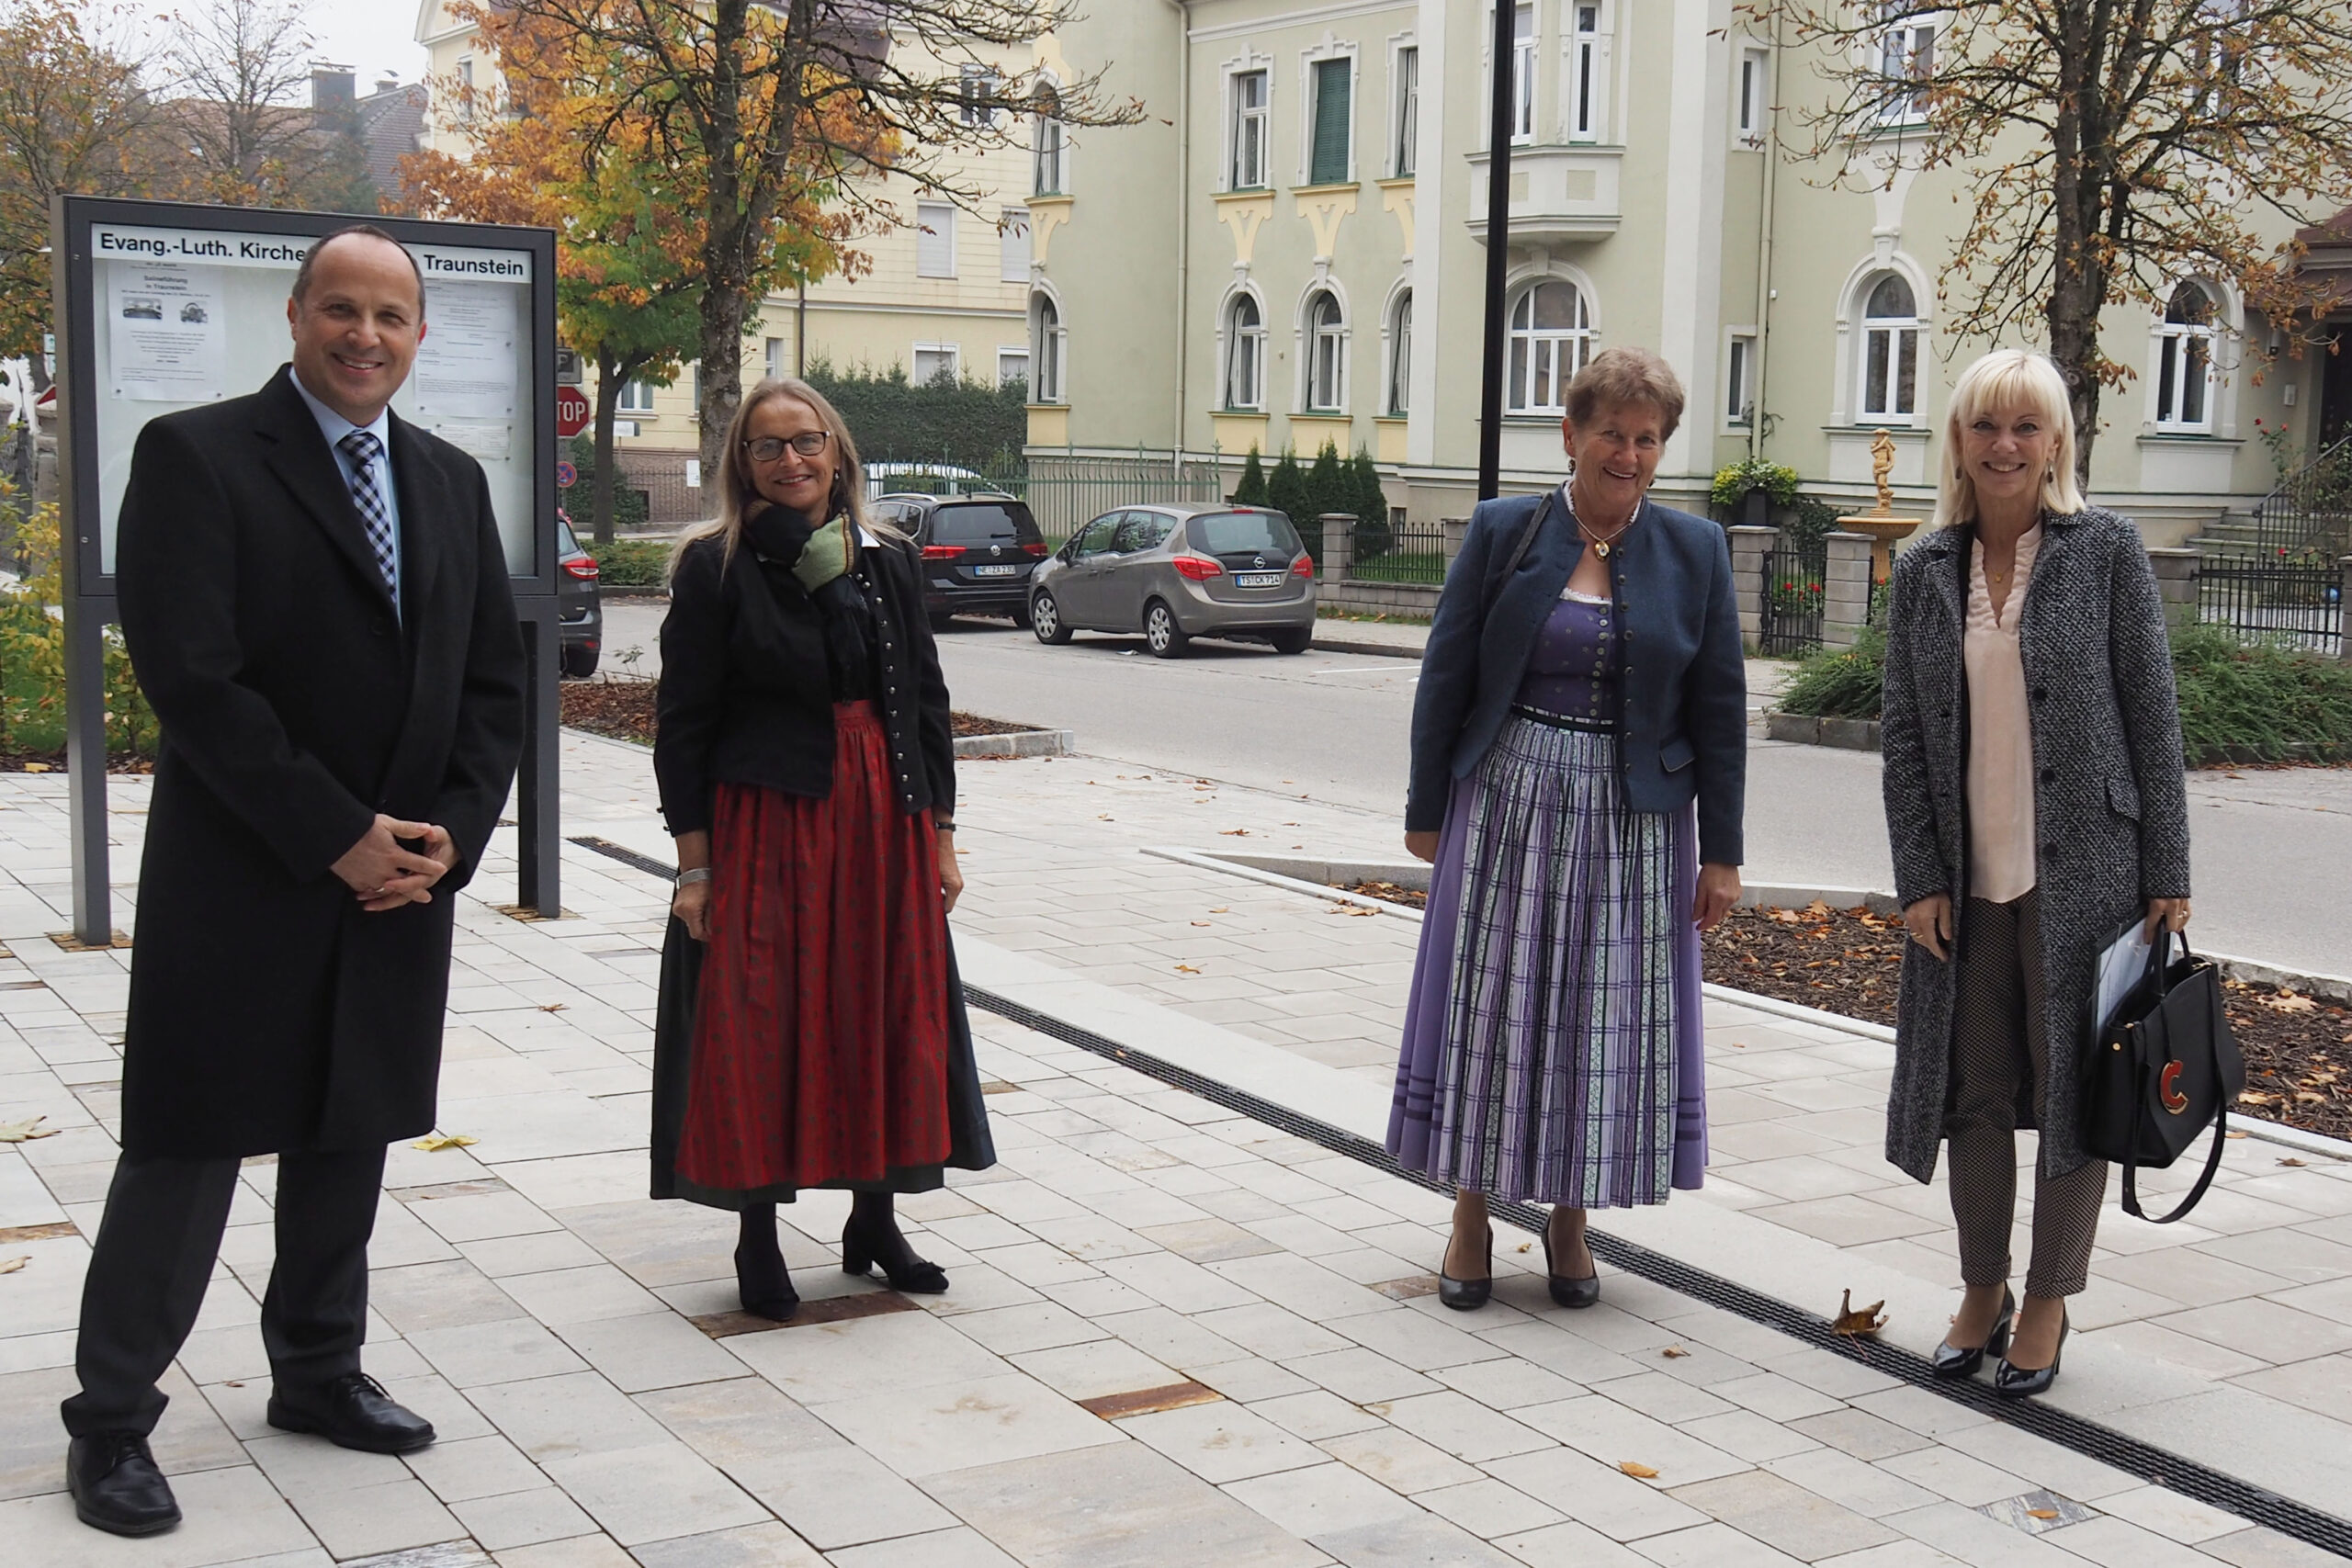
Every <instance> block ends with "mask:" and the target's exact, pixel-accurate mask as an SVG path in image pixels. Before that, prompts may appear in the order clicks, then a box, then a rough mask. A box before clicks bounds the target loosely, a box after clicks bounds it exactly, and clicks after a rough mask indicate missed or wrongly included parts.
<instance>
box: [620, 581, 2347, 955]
mask: <svg viewBox="0 0 2352 1568" xmlns="http://www.w3.org/2000/svg"><path fill="white" fill-rule="evenodd" d="M660 621H661V607H660V606H658V605H644V604H614V605H611V606H609V607H608V609H607V612H606V627H605V649H606V658H607V661H608V668H613V669H619V668H622V667H623V666H622V662H621V660H620V659H619V657H618V656H619V655H620V654H621V653H623V652H625V651H626V650H627V649H630V648H632V647H635V648H640V649H643V650H644V655H643V657H641V658H640V659H639V660H638V662H637V664H636V669H637V670H638V671H639V672H640V673H652V672H654V671H655V669H656V668H657V666H658V660H657V659H656V656H655V634H656V631H657V629H658V627H659V626H660ZM940 657H941V660H942V662H943V663H944V666H945V668H946V671H947V681H948V685H949V687H950V689H951V690H952V691H953V692H954V693H955V698H956V706H957V707H958V708H961V709H963V710H965V711H967V712H970V713H978V714H984V715H987V716H989V717H992V718H1003V719H1012V720H1020V721H1024V722H1027V723H1032V724H1036V725H1039V726H1042V727H1051V728H1064V729H1071V730H1075V731H1076V732H1077V734H1078V743H1079V746H1080V750H1083V751H1085V752H1086V753H1087V754H1088V755H1090V756H1097V757H1104V758H1111V759H1115V760H1117V761H1125V762H1131V763H1135V764H1137V765H1139V766H1142V767H1148V768H1153V769H1164V770H1168V771H1170V772H1178V773H1193V774H1195V775H1197V776H1200V777H1213V778H1216V779H1218V780H1220V781H1223V782H1226V783H1229V784H1240V785H1245V786H1249V787H1252V788H1259V789H1265V790H1270V791H1276V792H1281V793H1286V794H1292V795H1312V796H1314V797H1315V798H1316V799H1317V800H1320V801H1325V802H1328V803H1331V804H1335V805H1341V806H1347V807H1354V808H1356V809H1359V810H1362V811H1363V812H1364V813H1366V817H1367V820H1366V822H1365V824H1364V828H1365V831H1364V838H1363V842H1362V843H1361V844H1360V845H1332V846H1329V847H1330V848H1332V849H1334V850H1345V849H1357V850H1360V851H1362V852H1367V853H1379V854H1385V853H1391V852H1396V853H1401V852H1402V849H1403V845H1402V841H1401V839H1400V838H1399V833H1400V831H1401V827H1400V824H1399V821H1398V819H1399V818H1401V817H1402V816H1403V813H1404V808H1405V779H1406V771H1407V763H1408V750H1407V729H1408V723H1409V719H1410V716H1411V713H1412V705H1413V688H1414V685H1415V682H1416V681H1417V680H1418V678H1419V666H1418V665H1417V664H1415V663H1413V662H1412V661H1410V660H1401V659H1383V658H1374V657H1368V656H1363V655H1356V654H1341V653H1322V652H1315V651H1309V652H1307V653H1304V654H1299V655H1295V656H1291V657H1285V656H1283V655H1282V654H1278V653H1275V652H1273V651H1272V649H1266V648H1261V647H1255V646H1248V645H1242V644H1227V643H1217V642H1209V641H1202V642H1195V643H1193V645H1192V649H1191V651H1190V653H1189V655H1188V656H1187V657H1185V658H1183V659H1180V660H1159V659H1154V658H1152V657H1151V656H1150V655H1149V654H1148V653H1147V652H1145V651H1144V648H1143V642H1142V639H1140V638H1126V637H1095V636H1091V635H1089V634H1086V633H1080V634H1079V636H1078V637H1077V638H1076V639H1075V640H1073V641H1072V642H1071V643H1070V644H1069V646H1068V647H1065V648H1046V647H1045V646H1043V645H1042V644H1040V643H1039V642H1038V641H1037V640H1036V639H1035V637H1031V636H1029V634H1028V633H1026V632H1016V631H1014V630H1013V629H1012V627H1011V626H1010V625H1009V624H1007V623H1005V622H1002V621H977V620H975V621H958V622H956V626H955V629H954V630H953V631H952V632H949V633H947V634H945V635H944V636H943V637H941V638H940ZM2189 804H2190V818H2189V827H2190V829H2191V831H2192V834H2193V843H2194V846H2195V848H2194V854H2195V877H2196V890H2197V899H2196V906H2197V920H2196V925H2195V927H2194V928H2193V933H2192V934H2193V935H2194V936H2195V937H2196V938H2198V939H2200V940H2201V942H2203V943H2207V944H2210V945H2211V947H2212V948H2213V949H2214V950H2215V951H2217V952H2222V953H2234V954H2238V955H2240V956H2244V957H2250V958H2258V959H2261V960H2263V961H2265V962H2267V963H2272V964H2279V965H2281V966H2283V967H2286V968H2290V969H2297V970H2303V971H2318V972H2321V973H2325V974H2332V975H2352V919H2347V918H2346V915H2345V913H2344V910H2343V908H2342V903H2343V899H2344V897H2345V895H2346V890H2347V888H2352V770H2347V769H2343V768H2334V769H2314V768H2291V769H2279V770H2259V771H2245V772H2241V773H2234V774H2233V773H2226V772H2222V771H2218V770H2206V771H2200V772H2199V773H2196V774H2194V775H2192V776H2191V779H2190V782H2189ZM1747 877H1748V879H1749V880H1751V881H1754V882H1770V883H1780V884H1794V885H1800V886H1827V887H1875V888H1887V887H1891V886H1892V885H1893V874H1892V872H1891V870H1890V867H1889V863H1888V858H1887V849H1886V826H1885V818H1884V817H1883V812H1882V809H1881V806H1880V800H1879V762H1878V758H1877V757H1876V756H1874V755H1872V754H1871V753H1868V752H1860V751H1840V750H1831V749H1829V748H1826V747H1818V746H1792V745H1785V744H1781V743H1778V742H1773V741H1768V740H1764V739H1760V738H1759V739H1753V740H1751V742H1750V746H1749V751H1748V790H1747Z"/></svg>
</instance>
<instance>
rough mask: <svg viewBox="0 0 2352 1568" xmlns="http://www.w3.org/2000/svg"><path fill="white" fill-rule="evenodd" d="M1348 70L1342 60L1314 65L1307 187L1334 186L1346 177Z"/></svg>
mask: <svg viewBox="0 0 2352 1568" xmlns="http://www.w3.org/2000/svg"><path fill="white" fill-rule="evenodd" d="M1353 85H1354V83H1353V82H1352V81H1351V66H1350V63H1349V62H1347V61H1344V60H1318V61H1317V62H1315V150H1314V153H1313V156H1312V157H1310V158H1309V159H1308V163H1307V175H1306V179H1307V183H1308V184H1309V185H1318V186H1324V185H1337V184H1338V183H1339V182H1340V181H1341V180H1344V179H1346V178H1347V177H1348V127H1349V124H1350V121H1351V115H1350V113H1349V111H1350V108H1351V103H1350V98H1351V88H1352V87H1353Z"/></svg>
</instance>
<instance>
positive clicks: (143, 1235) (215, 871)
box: [63, 226, 525, 1535]
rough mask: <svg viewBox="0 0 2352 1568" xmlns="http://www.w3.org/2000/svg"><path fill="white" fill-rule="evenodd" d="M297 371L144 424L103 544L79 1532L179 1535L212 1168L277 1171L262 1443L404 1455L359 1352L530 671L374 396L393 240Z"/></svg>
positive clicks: (475, 541) (393, 339) (330, 273)
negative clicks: (118, 971) (93, 1188)
mask: <svg viewBox="0 0 2352 1568" xmlns="http://www.w3.org/2000/svg"><path fill="white" fill-rule="evenodd" d="M287 317H288V321H289V322H290V323H291V325H292V328H293V338H294V357H293V363H292V364H291V365H290V366H289V367H286V368H284V369H281V370H280V371H279V372H278V373H277V376H276V378H273V379H272V380H271V381H270V383H269V384H268V385H267V386H266V387H265V388H263V389H261V390H260V391H259V392H257V393H255V394H254V395H253V396H250V397H243V398H237V399H233V400H229V401H225V402H221V403H218V404H215V405H212V406H210V407H209V408H202V409H197V410H193V411H189V412H182V413H174V414H169V415H166V416H164V417H163V418H160V419H157V420H155V421H153V423H149V424H148V425H147V426H146V428H145V429H144V430H143V431H142V432H141V434H140V437H139V443H138V446H137V448H136V450H135V452H134V454H133V457H132V459H131V471H130V486H129V489H128V491H126V493H125V494H124V497H123V502H122V513H121V524H120V529H119V570H118V577H117V587H118V591H119V597H120V609H121V619H122V628H123V637H124V640H125V642H126V643H127V644H128V646H129V648H130V658H131V662H132V664H133V666H134V667H135V668H136V670H137V671H138V675H139V680H140V684H141V687H142V688H143V689H144V690H145V692H146V694H147V695H148V698H149V700H150V701H151V702H152V703H153V705H154V709H155V713H156V716H157V717H158V718H159V719H160V720H161V721H162V729H163V747H162V752H161V755H160V757H159V758H158V761H157V762H156V767H155V785H154V793H153V797H152V800H151V803H150V806H149V811H148V818H147V840H146V853H145V856H144V859H143V860H142V862H141V866H140V877H139V928H138V945H137V951H136V955H135V957H134V959H133V962H132V965H131V976H130V1018H129V1022H128V1025H127V1027H126V1029H125V1032H124V1040H123V1086H122V1088H123V1100H122V1156H121V1160H120V1162H119V1164H118V1165H117V1167H116V1168H115V1176H114V1182H113V1185H112V1187H111V1188H110V1189H109V1190H108V1191H107V1208H106V1218H105V1221H104V1223H103V1224H101V1225H100V1227H99V1230H98V1237H97V1243H96V1248H95V1249H94V1252H93V1255H92V1257H91V1260H90V1269H89V1277H88V1280H87V1281H86V1283H85V1287H84V1291H83V1298H82V1323H81V1337H80V1341H79V1344H78V1347H77V1349H76V1355H75V1369H76V1371H77V1372H78V1373H79V1375H80V1378H81V1384H82V1387H81V1392H80V1393H77V1394H75V1395H74V1397H73V1398H71V1399H68V1400H67V1401H65V1404H64V1407H63V1415H64V1418H65V1426H66V1429H67V1431H68V1432H70V1433H71V1434H72V1436H73V1443H72V1447H71V1450H70V1452H69V1457H68V1459H67V1464H66V1469H67V1480H68V1483H69V1486H70V1489H71V1490H72V1493H73V1495H74V1507H75V1511H76V1512H77V1513H78V1514H79V1515H80V1517H81V1518H82V1520H83V1521H84V1522H85V1524H89V1525H93V1526H95V1527H96V1528H97V1529H104V1530H110V1531H113V1532H115V1533H117V1534H121V1535H144V1534H150V1533H153V1532H154V1531H157V1530H163V1529H170V1528H171V1527H172V1526H173V1525H174V1524H175V1523H176V1522H177V1521H178V1519H179V1509H178V1506H177V1505H176V1504H175V1502H174V1501H173V1498H172V1494H171V1488H170V1486H169V1485H168V1484H167V1483H165V1482H164V1477H163V1475H162V1473H161V1472H159V1471H158V1470H157V1469H156V1468H155V1464H154V1461H153V1458H152V1457H151V1456H150V1454H149V1452H148V1450H147V1442H146V1438H147V1434H148V1433H149V1432H151V1431H153V1428H154V1426H155V1422H156V1419H157V1417H158V1416H161V1415H162V1413H163V1409H164V1395H163V1394H162V1393H159V1392H157V1390H156V1387H155V1380H156V1379H157V1378H158V1377H159V1376H160V1375H161V1374H162V1373H163V1371H164V1369H165V1368H166V1367H168V1366H169V1365H170V1364H171V1361H172V1359H173V1357H174V1356H175V1355H176V1354H177V1353H178V1351H179V1348H180V1345H181V1343H182V1341H183V1340H185V1339H186V1338H187V1333H188V1330H189V1327H190V1326H191V1325H192V1324H193V1323H194V1322H195V1319H196V1314H197V1309H198V1306H200V1305H201V1304H202V1303H203V1299H204V1288H205V1281H206V1280H207V1279H208V1278H209V1275H210V1273H211V1269H212V1263H213V1260H214V1258H215V1257H216V1255H217V1254H218V1252H219V1249H220V1235H221V1230H222V1227H223V1225H224V1224H226V1222H227V1217H228V1212H229V1204H230V1200H231V1199H232V1197H233V1196H234V1194H235V1190H236V1185H237V1179H238V1168H239V1162H240V1161H241V1160H242V1159H243V1157H245V1156H252V1155H261V1154H274V1155H276V1156H277V1213H276V1227H277V1261H276V1264H275V1266H274V1268H273V1269H272V1271H271V1275H270V1282H269V1289H268V1292H267V1294H266V1297H265V1299H264V1301H263V1303H262V1314H261V1330H262V1338H263V1341H264V1343H265V1344H266V1347H267V1348H268V1351H269V1359H270V1366H271V1372H272V1377H273V1380H274V1387H273V1392H272V1395H271V1398H270V1402H269V1421H270V1424H271V1425H273V1426H276V1427H281V1428H284V1429H286V1430H288V1431H298V1432H316V1433H319V1434H320V1435H322V1436H323V1437H325V1438H328V1439H330V1440H331V1441H334V1442H336V1443H339V1444H341V1445H343V1446H344V1447H346V1448H355V1449H362V1450H370V1451H374V1452H379V1453H405V1452H408V1451H411V1450H415V1449H420V1448H423V1447H424V1446H425V1445H426V1444H428V1443H430V1442H431V1441H432V1440H433V1428H432V1427H431V1425H430V1424H428V1423H427V1422H425V1421H424V1420H422V1419H420V1418H419V1417H418V1416H414V1415H413V1414H411V1413H410V1412H409V1411H407V1410H404V1409H402V1408H401V1406H400V1405H398V1404H394V1403H393V1402H392V1401H391V1400H390V1398H388V1397H386V1395H385V1393H384V1392H383V1390H382V1388H381V1387H379V1385H378V1384H377V1383H376V1382H374V1381H373V1380H371V1379H369V1378H368V1376H367V1374H366V1373H364V1372H362V1371H360V1369H359V1348H360V1344H361V1341H362V1340H363V1338H364V1337H365V1335H366V1319H367V1303H368V1235H369V1233H370V1231H371V1230H372V1229H373V1227H374V1224H375V1218H376V1201H377V1194H378V1191H379V1188H380V1186H381V1183H382V1179H383V1169H384V1149H385V1145H386V1144H387V1143H388V1142H390V1140H391V1139H394V1138H409V1137H414V1136H416V1135H418V1134H423V1133H426V1132H429V1131H431V1129H432V1126H433V1122H434V1110H435V1103H434V1094H435V1082H436V1079H437V1077H438V1076H439V1070H440V1057H441V1021H442V1013H443V1009H444V1004H445V1000H446V997H447V989H448V982H449V948H450V939H451V932H452V925H451V918H450V917H451V911H452V908H453V906H454V902H455V897H456V893H457V890H458V888H460V887H462V886H464V885H465V883H466V881H467V879H468V878H469V876H470V875H471V874H472V873H473V871H474V869H475V867H476V866H478V865H479V864H480V863H481V855H482V852H483V850H484V847H485V846H486V845H487V844H488V842H489V840H490V836H491V832H492V829H494V828H495V827H496V826H497V823H498V814H499V811H500V808H501V807H502V806H503V803H504V801H505V798H506V791H507V787H508V785H509V784H511V783H512V782H513V779H514V774H515V761H516V759H517V757H518V755H519V753H520V750H521V745H522V730H523V716H524V682H525V674H524V653H523V646H522V641H521V637H520V634H519V632H518V630H517V626H516V621H515V609H514V604H513V600H512V597H511V595H510V592H509V589H508V582H507V569H506V561H505V558H504V555H503V552H502V550H501V547H500V544H499V536H498V528H497V524H496V520H495V519H494V518H493V516H492V508H491V501H490V491H489V487H488V485H487V483H486V481H485V480H484V479H483V476H482V472H481V468H480V467H479V466H478V465H477V464H476V463H475V462H474V461H473V459H472V458H470V457H467V456H466V455H465V454H464V453H462V452H460V451H458V449H457V448H456V447H454V446H449V445H447V443H445V442H442V441H440V440H438V439H437V438H435V436H433V435H431V434H426V433H425V432H424V431H421V430H418V429H416V428H415V427H414V426H413V425H410V424H407V423H403V422H401V420H398V419H395V418H393V417H392V416H391V414H390V412H389V407H388V405H389V404H390V401H391V398H392V395H393V393H394V392H395V391H397V390H398V389H399V388H400V386H401V382H402V381H403V380H405V379H406V378H407V376H408V372H409V368H410V367H411V366H412V365H413V363H414V362H415V358H416V352H417V346H418V344H419V343H420V342H421V341H422V339H423V337H424V282H423V279H422V277H421V276H420V275H419V273H418V271H417V268H416V265H415V263H414V261H413V260H412V259H411V257H410V256H409V254H408V253H407V252H406V251H405V250H403V249H402V248H401V246H400V245H399V244H397V243H394V242H393V241H392V239H391V238H390V236H389V235H387V234H385V233H383V232H382V231H380V230H375V229H370V228H368V227H365V226H361V227H358V228H355V229H351V230H345V231H343V232H341V233H338V234H335V235H331V236H329V237H328V238H327V239H325V240H322V241H321V242H320V243H319V244H318V245H316V246H315V247H313V248H312V250H311V253H310V255H309V257H308V259H307V260H305V261H304V263H303V264H302V269H301V271H300V273H299V274H297V275H296V277H295V282H294V288H293V296H292V299H290V300H289V301H288V306H287Z"/></svg>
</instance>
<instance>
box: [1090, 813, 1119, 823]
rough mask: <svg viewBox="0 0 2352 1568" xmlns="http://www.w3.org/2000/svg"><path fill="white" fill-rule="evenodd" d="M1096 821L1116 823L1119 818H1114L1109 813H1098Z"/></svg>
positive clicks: (1095, 817)
mask: <svg viewBox="0 0 2352 1568" xmlns="http://www.w3.org/2000/svg"><path fill="white" fill-rule="evenodd" d="M1094 820H1096V821H1097V822H1114V821H1116V820H1118V818H1114V817H1113V816H1112V815H1111V814H1110V813H1109V812H1106V811H1098V812H1096V813H1095V814H1094Z"/></svg>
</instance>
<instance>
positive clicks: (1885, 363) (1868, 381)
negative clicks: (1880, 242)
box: [1856, 272, 1921, 423]
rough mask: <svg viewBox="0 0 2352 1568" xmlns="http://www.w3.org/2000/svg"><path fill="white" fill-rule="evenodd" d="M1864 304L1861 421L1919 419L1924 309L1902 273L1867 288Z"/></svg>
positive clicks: (1858, 411)
mask: <svg viewBox="0 0 2352 1568" xmlns="http://www.w3.org/2000/svg"><path fill="white" fill-rule="evenodd" d="M1867 288H1868V290H1869V291H1868V292H1867V293H1866V294H1865V295H1864V296H1863V305H1862V395H1861V397H1860V400H1859V405H1858V407H1857V409H1856V418H1857V419H1859V420H1860V421H1862V422H1865V423H1867V422H1869V421H1871V420H1876V419H1900V420H1912V419H1917V417H1918V413H1919V338H1920V335H1921V334H1920V328H1919V307H1918V301H1917V299H1915V298H1914V297H1913V295H1912V293H1911V285H1910V284H1909V283H1908V282H1906V281H1905V279H1904V277H1903V275H1902V274H1900V273H1894V272H1889V273H1883V274H1881V275H1880V276H1879V277H1878V278H1877V280H1876V281H1874V282H1872V283H1871V284H1869V285H1867Z"/></svg>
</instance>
